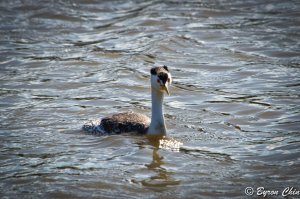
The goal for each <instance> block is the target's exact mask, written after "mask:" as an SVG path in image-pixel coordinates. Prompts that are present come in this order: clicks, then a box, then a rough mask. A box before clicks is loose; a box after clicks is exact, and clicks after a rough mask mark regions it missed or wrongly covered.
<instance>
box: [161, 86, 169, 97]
mask: <svg viewBox="0 0 300 199" xmlns="http://www.w3.org/2000/svg"><path fill="white" fill-rule="evenodd" d="M163 90H164V91H166V93H168V95H170V92H169V88H168V86H167V85H163Z"/></svg>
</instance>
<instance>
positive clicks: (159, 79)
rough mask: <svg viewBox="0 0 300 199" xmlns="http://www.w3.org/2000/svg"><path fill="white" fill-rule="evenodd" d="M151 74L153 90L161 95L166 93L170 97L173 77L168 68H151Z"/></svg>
mask: <svg viewBox="0 0 300 199" xmlns="http://www.w3.org/2000/svg"><path fill="white" fill-rule="evenodd" d="M150 72H151V87H152V89H154V90H156V91H158V92H161V93H163V92H166V93H167V94H168V95H170V93H169V86H170V85H171V83H172V77H171V73H170V72H169V69H168V67H167V66H163V67H153V68H151V70H150Z"/></svg>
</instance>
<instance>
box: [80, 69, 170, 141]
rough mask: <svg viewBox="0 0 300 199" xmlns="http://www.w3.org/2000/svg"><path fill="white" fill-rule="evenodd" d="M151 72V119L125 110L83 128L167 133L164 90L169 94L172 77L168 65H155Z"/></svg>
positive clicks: (97, 130)
mask: <svg viewBox="0 0 300 199" xmlns="http://www.w3.org/2000/svg"><path fill="white" fill-rule="evenodd" d="M150 73H151V98H152V115H151V120H150V118H149V117H147V116H146V115H143V114H140V113H134V112H125V113H118V114H114V115H112V116H110V117H105V118H103V119H102V120H101V121H99V120H97V121H90V122H89V123H87V124H85V125H83V127H82V129H83V130H84V131H86V132H89V133H96V134H102V135H106V134H113V133H117V134H119V133H125V132H137V133H139V134H147V135H149V136H164V135H166V125H165V119H164V114H163V99H164V92H166V93H167V94H168V95H170V93H169V85H171V83H172V77H171V74H170V72H169V69H168V67H167V66H162V67H154V68H151V70H150Z"/></svg>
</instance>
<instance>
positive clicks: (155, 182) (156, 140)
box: [142, 136, 182, 187]
mask: <svg viewBox="0 0 300 199" xmlns="http://www.w3.org/2000/svg"><path fill="white" fill-rule="evenodd" d="M148 140H149V143H150V144H151V145H152V146H153V147H154V148H153V153H152V162H151V163H150V164H147V165H146V167H147V168H148V169H149V170H150V171H154V172H155V173H156V175H154V176H151V177H150V178H149V179H146V180H143V181H142V184H143V185H144V186H149V187H167V186H171V185H179V184H180V180H176V179H174V178H172V174H174V172H169V171H168V170H167V169H166V168H163V167H162V166H163V165H164V164H165V161H164V157H163V156H161V155H160V154H159V149H161V148H163V149H171V150H172V151H179V147H180V145H182V143H181V142H178V141H176V140H174V139H171V138H166V137H153V136H151V137H149V136H148ZM176 148H177V150H175V149H176Z"/></svg>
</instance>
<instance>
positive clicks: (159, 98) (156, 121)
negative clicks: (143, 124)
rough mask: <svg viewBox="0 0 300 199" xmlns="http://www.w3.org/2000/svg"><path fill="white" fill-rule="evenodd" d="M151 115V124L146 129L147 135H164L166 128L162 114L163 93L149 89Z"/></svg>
mask: <svg viewBox="0 0 300 199" xmlns="http://www.w3.org/2000/svg"><path fill="white" fill-rule="evenodd" d="M151 98H152V115H151V123H150V126H149V129H148V132H147V134H148V135H154V136H163V135H166V126H165V119H164V113H163V99H164V94H163V92H160V91H157V90H155V89H153V88H152V89H151Z"/></svg>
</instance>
